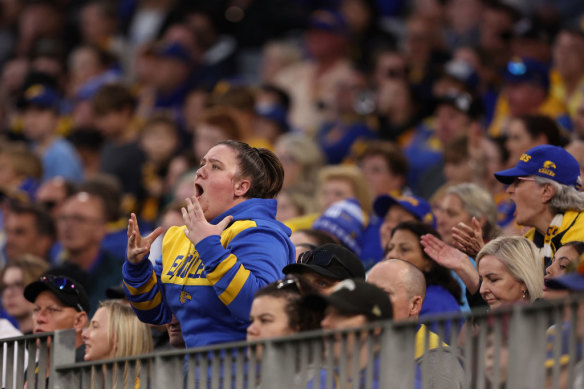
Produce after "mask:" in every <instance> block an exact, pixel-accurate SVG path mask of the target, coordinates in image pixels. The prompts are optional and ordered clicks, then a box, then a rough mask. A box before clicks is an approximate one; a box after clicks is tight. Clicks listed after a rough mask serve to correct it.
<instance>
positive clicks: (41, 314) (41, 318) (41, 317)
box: [34, 309, 47, 323]
mask: <svg viewBox="0 0 584 389" xmlns="http://www.w3.org/2000/svg"><path fill="white" fill-rule="evenodd" d="M34 319H35V321H36V322H37V323H46V322H47V314H46V313H45V311H44V309H41V310H39V311H38V313H37V314H36V315H34Z"/></svg>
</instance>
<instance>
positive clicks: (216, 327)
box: [122, 198, 295, 347]
mask: <svg viewBox="0 0 584 389" xmlns="http://www.w3.org/2000/svg"><path fill="white" fill-rule="evenodd" d="M228 215H232V216H233V221H232V222H231V224H230V225H229V226H228V227H227V228H226V229H225V230H224V231H223V232H222V233H221V235H220V236H219V235H211V236H208V237H206V238H205V239H203V240H201V241H200V242H199V243H197V245H196V246H194V245H193V243H192V242H191V241H190V240H189V239H188V238H187V237H186V235H185V233H184V230H185V226H181V227H172V228H170V229H169V230H168V231H167V232H166V234H165V236H164V239H163V242H162V258H161V260H157V261H156V265H154V266H152V263H151V262H150V261H148V260H142V261H141V262H140V263H138V264H132V263H130V262H128V261H126V262H125V263H124V266H123V269H122V274H123V277H124V288H125V290H126V295H127V296H128V299H129V300H130V303H131V304H132V307H133V308H134V311H135V312H136V314H137V315H138V317H139V318H140V320H141V321H144V322H147V323H153V324H164V323H168V322H170V320H171V314H174V315H175V317H176V318H177V319H178V321H179V322H180V324H181V329H182V333H183V338H184V340H185V343H186V346H187V347H197V346H204V345H209V344H216V343H223V342H231V341H237V340H243V339H245V331H246V328H247V326H248V325H249V312H250V308H251V303H252V301H253V298H254V296H255V294H256V292H257V291H258V290H259V289H261V288H263V287H264V286H266V285H267V284H269V283H270V282H273V281H276V280H278V279H280V278H282V277H283V274H282V269H283V268H284V266H286V265H288V264H290V263H294V261H295V248H294V245H293V244H292V242H291V241H290V238H289V236H290V233H291V231H290V229H289V228H288V227H286V226H285V225H283V224H282V223H280V222H278V221H277V220H276V219H275V216H276V200H273V199H255V198H254V199H249V200H246V201H244V202H242V203H240V204H238V205H236V206H234V207H233V208H231V209H229V210H228V211H226V212H224V213H223V214H221V215H219V216H217V217H216V218H215V219H213V220H211V222H210V223H211V224H217V223H219V222H220V221H221V220H223V219H224V218H225V217H226V216H228Z"/></svg>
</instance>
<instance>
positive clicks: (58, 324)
mask: <svg viewBox="0 0 584 389" xmlns="http://www.w3.org/2000/svg"><path fill="white" fill-rule="evenodd" d="M24 297H25V298H26V299H27V300H28V301H30V302H31V303H33V304H34V307H33V311H32V320H33V333H35V334H40V333H43V332H53V331H56V330H66V329H70V328H73V329H74V330H75V349H76V350H75V360H76V361H77V362H79V361H83V356H84V355H85V348H84V346H83V339H82V338H81V335H82V331H83V328H85V325H86V324H87V321H88V316H87V312H88V311H89V298H88V297H87V293H86V292H85V289H84V288H83V286H81V284H79V283H78V282H77V281H75V280H73V279H71V278H69V277H66V276H61V275H52V274H45V275H43V276H42V277H41V278H40V280H38V281H35V282H32V283H30V284H28V285H27V286H26V288H24Z"/></svg>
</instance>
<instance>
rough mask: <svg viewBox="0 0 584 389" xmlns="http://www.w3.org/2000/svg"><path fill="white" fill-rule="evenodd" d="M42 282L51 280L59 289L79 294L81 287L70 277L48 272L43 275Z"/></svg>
mask: <svg viewBox="0 0 584 389" xmlns="http://www.w3.org/2000/svg"><path fill="white" fill-rule="evenodd" d="M41 282H50V283H51V284H53V285H54V286H56V287H57V289H59V290H61V291H63V292H64V293H67V294H74V295H77V296H79V288H78V287H77V285H75V283H74V282H73V281H71V280H70V279H69V278H66V277H58V276H54V275H52V274H46V275H44V276H42V277H41Z"/></svg>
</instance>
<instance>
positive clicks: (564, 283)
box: [545, 256, 584, 292]
mask: <svg viewBox="0 0 584 389" xmlns="http://www.w3.org/2000/svg"><path fill="white" fill-rule="evenodd" d="M545 286H547V287H548V288H549V289H567V290H571V291H574V292H584V256H580V258H579V260H578V264H577V266H576V271H575V272H572V273H568V274H564V275H563V276H560V277H554V278H549V279H547V280H545Z"/></svg>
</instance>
